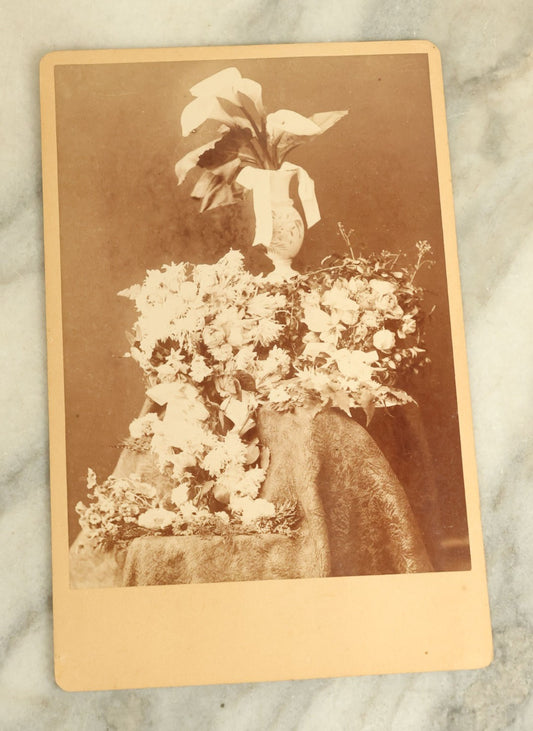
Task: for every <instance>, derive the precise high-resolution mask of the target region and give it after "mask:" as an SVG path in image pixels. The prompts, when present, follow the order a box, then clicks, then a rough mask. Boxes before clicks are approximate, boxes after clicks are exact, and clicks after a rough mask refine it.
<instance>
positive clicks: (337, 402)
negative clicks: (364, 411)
mask: <svg viewBox="0 0 533 731" xmlns="http://www.w3.org/2000/svg"><path fill="white" fill-rule="evenodd" d="M329 401H330V403H331V405H332V406H335V407H336V408H338V409H340V410H341V411H344V413H345V414H346V415H347V416H350V417H351V415H352V414H351V411H350V407H351V399H350V397H349V395H348V394H347V393H346V391H342V390H340V389H338V390H335V391H333V390H332V391H331V394H330V396H329Z"/></svg>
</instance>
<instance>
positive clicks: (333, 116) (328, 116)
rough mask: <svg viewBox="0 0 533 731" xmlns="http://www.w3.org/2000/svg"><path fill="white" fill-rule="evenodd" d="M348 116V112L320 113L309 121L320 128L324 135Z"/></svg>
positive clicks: (313, 115)
mask: <svg viewBox="0 0 533 731" xmlns="http://www.w3.org/2000/svg"><path fill="white" fill-rule="evenodd" d="M347 114H348V111H347V110H344V111H342V112H318V113H317V114H312V115H311V116H310V117H309V119H310V120H311V121H312V122H313V123H314V124H316V125H318V126H319V127H320V132H321V133H322V132H325V131H326V130H328V129H329V128H330V127H333V125H334V124H337V122H338V121H339V120H340V119H342V118H343V117H345V116H346V115H347Z"/></svg>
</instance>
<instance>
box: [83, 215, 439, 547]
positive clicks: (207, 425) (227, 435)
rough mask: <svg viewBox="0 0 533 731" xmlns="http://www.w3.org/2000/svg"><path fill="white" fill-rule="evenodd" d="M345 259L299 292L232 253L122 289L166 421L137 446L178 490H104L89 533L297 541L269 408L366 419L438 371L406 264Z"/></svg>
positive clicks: (136, 427) (141, 421) (421, 260)
mask: <svg viewBox="0 0 533 731" xmlns="http://www.w3.org/2000/svg"><path fill="white" fill-rule="evenodd" d="M339 228H340V231H341V234H342V235H343V238H344V239H345V241H346V243H347V244H348V247H349V249H350V256H332V257H328V258H327V259H325V260H324V261H323V262H322V265H321V267H320V268H319V269H317V270H315V271H311V272H309V273H306V274H300V275H298V276H297V277H296V278H292V279H290V280H288V281H285V282H272V281H270V280H269V279H268V278H267V277H264V276H263V275H258V276H254V275H252V274H251V273H249V272H248V271H246V270H245V268H244V266H243V256H242V254H241V253H240V252H238V251H229V252H228V253H227V254H226V255H225V256H223V257H222V258H221V259H220V260H219V261H218V262H217V263H216V264H213V265H193V264H189V263H180V264H171V265H168V266H164V267H163V268H162V269H161V270H153V271H149V272H148V273H147V276H146V279H145V280H144V282H143V283H142V284H141V285H135V286H133V287H131V288H129V289H128V290H125V291H123V292H121V293H120V294H121V295H124V296H126V297H128V298H130V299H131V300H133V301H134V302H135V306H136V308H137V311H138V313H139V317H138V319H137V322H136V324H135V326H134V329H133V334H132V336H131V348H130V351H129V353H128V355H129V356H130V357H132V358H133V359H134V360H135V361H136V362H137V363H138V364H139V365H140V367H141V368H142V370H143V372H144V374H145V378H146V382H147V386H148V388H147V395H148V397H149V398H150V399H151V402H152V403H153V409H154V410H152V411H149V412H148V413H146V414H144V415H143V416H141V417H139V418H137V419H134V420H133V422H132V423H131V425H130V438H129V440H128V447H129V448H130V449H134V450H136V451H138V452H140V453H144V454H146V455H148V456H149V457H150V459H151V460H152V461H153V462H154V463H155V465H156V469H157V471H158V473H159V475H160V476H161V477H162V478H163V481H164V483H165V489H164V490H163V491H161V490H160V489H159V490H158V489H157V486H154V485H152V486H150V485H148V484H146V482H143V481H142V480H141V479H140V478H139V476H136V475H131V476H130V478H129V479H122V478H120V479H119V478H114V477H111V478H109V479H108V480H107V481H106V482H104V483H103V484H102V485H98V484H97V481H96V478H95V476H94V473H92V472H91V471H89V480H88V488H89V501H90V504H89V506H88V507H86V506H85V505H83V504H81V503H80V504H78V507H77V510H78V512H79V514H80V523H81V525H82V527H83V528H84V529H85V531H86V533H87V535H88V536H89V537H90V538H93V540H95V541H96V542H97V543H99V544H100V545H106V543H107V542H109V540H113V541H117V540H127V539H128V538H132V537H134V536H135V535H141V534H143V533H152V534H153V533H169V532H170V533H175V534H184V533H185V534H190V533H191V532H192V533H195V532H200V533H202V532H203V531H207V532H209V533H215V534H216V533H219V534H221V533H224V532H250V531H254V532H257V531H259V532H261V530H263V531H264V530H268V531H269V532H276V531H278V530H280V531H282V532H290V531H292V530H294V529H296V527H297V522H298V515H297V511H296V510H295V506H294V505H283V506H279V505H278V506H276V505H273V504H272V503H270V502H268V501H267V500H265V499H263V498H261V497H260V491H261V486H262V484H263V482H264V480H265V477H266V470H267V468H268V462H269V453H268V449H267V448H266V447H265V446H263V445H261V444H260V443H259V439H258V436H257V433H256V429H255V427H256V414H257V410H258V408H259V407H260V406H266V407H268V408H272V409H276V410H279V411H291V410H293V409H294V408H295V407H307V408H309V409H310V410H319V409H322V408H326V407H336V408H340V409H342V410H343V411H344V412H345V413H347V414H348V415H350V414H351V411H352V409H355V408H361V409H363V410H364V411H365V413H366V417H367V422H368V421H369V420H370V419H371V417H372V413H373V410H374V409H375V408H376V407H377V406H389V405H395V404H404V403H407V402H409V401H412V398H411V397H410V396H409V394H408V393H407V391H406V390H404V388H402V377H403V376H404V375H405V374H406V373H407V372H413V371H416V370H417V369H418V368H419V367H420V366H421V365H423V364H424V363H425V362H426V361H427V356H426V353H425V350H424V346H423V343H422V325H423V319H424V316H423V312H422V308H421V301H422V295H423V291H422V290H421V288H419V287H417V286H416V285H415V284H414V277H415V275H416V273H417V271H418V270H419V269H420V267H421V266H422V265H423V264H425V263H426V264H428V263H430V261H429V260H428V254H429V252H430V247H429V245H428V244H427V242H418V244H417V249H418V258H417V262H416V264H415V265H414V266H412V267H406V266H400V265H399V263H398V260H399V256H398V255H393V254H390V253H387V252H382V254H381V255H380V256H379V257H378V256H368V257H355V256H354V255H353V250H352V247H351V243H350V234H351V232H350V233H346V232H345V231H344V228H343V227H342V226H341V225H340V224H339Z"/></svg>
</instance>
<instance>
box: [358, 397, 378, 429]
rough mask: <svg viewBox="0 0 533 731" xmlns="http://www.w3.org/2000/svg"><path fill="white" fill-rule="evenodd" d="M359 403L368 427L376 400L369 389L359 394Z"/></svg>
mask: <svg viewBox="0 0 533 731" xmlns="http://www.w3.org/2000/svg"><path fill="white" fill-rule="evenodd" d="M360 403H361V407H362V409H363V411H364V412H365V414H366V426H367V427H368V426H369V425H370V422H371V421H372V417H373V416H374V412H375V410H376V401H375V398H374V396H373V395H372V394H371V393H370V391H364V392H363V393H362V394H361V397H360Z"/></svg>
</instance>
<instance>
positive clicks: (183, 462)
mask: <svg viewBox="0 0 533 731" xmlns="http://www.w3.org/2000/svg"><path fill="white" fill-rule="evenodd" d="M170 461H171V462H172V465H173V469H172V477H174V478H176V479H177V480H179V479H180V478H181V477H183V473H184V472H185V470H188V469H189V467H195V466H196V458H195V457H193V455H192V454H190V453H189V452H180V454H176V455H174V456H173V457H172V458H171V460H170Z"/></svg>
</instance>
